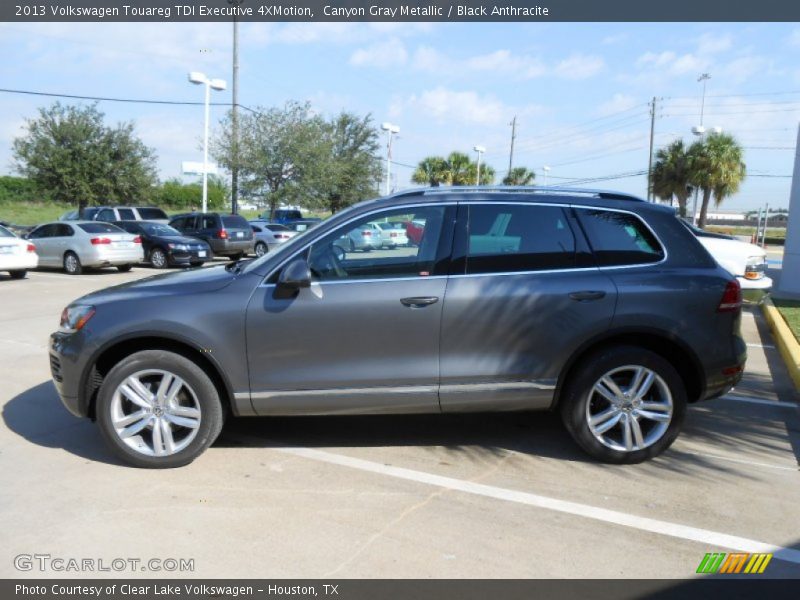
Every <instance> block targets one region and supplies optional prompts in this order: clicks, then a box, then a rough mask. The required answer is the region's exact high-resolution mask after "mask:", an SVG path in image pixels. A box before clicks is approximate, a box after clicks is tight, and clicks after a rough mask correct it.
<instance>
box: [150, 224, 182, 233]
mask: <svg viewBox="0 0 800 600" xmlns="http://www.w3.org/2000/svg"><path fill="white" fill-rule="evenodd" d="M142 229H144V232H145V233H146V234H147V235H166V236H180V235H182V234H181V232H180V231H178V230H177V229H174V228H172V227H170V226H169V225H161V224H159V223H148V224H146V225H142Z"/></svg>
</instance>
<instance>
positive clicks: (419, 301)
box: [400, 296, 439, 308]
mask: <svg viewBox="0 0 800 600" xmlns="http://www.w3.org/2000/svg"><path fill="white" fill-rule="evenodd" d="M438 301H439V298H438V296H414V297H411V298H400V304H402V305H403V306H408V307H409V308H423V307H425V306H430V305H431V304H436V303H437V302H438Z"/></svg>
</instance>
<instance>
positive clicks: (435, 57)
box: [411, 46, 455, 73]
mask: <svg viewBox="0 0 800 600" xmlns="http://www.w3.org/2000/svg"><path fill="white" fill-rule="evenodd" d="M411 65H412V66H413V67H414V68H415V69H417V70H418V71H427V72H429V73H442V72H445V71H448V70H452V69H454V68H455V62H454V61H452V60H450V58H449V57H448V56H447V55H445V54H443V53H441V52H439V51H438V50H437V49H436V48H432V47H430V46H419V47H418V48H417V50H416V51H415V52H414V57H413V58H412V60H411Z"/></svg>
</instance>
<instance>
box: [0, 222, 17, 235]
mask: <svg viewBox="0 0 800 600" xmlns="http://www.w3.org/2000/svg"><path fill="white" fill-rule="evenodd" d="M0 237H16V236H15V235H14V234H13V233H11V232H10V231H9V230H8V229H6V228H5V227H3V226H2V225H0Z"/></svg>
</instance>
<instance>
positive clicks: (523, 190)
mask: <svg viewBox="0 0 800 600" xmlns="http://www.w3.org/2000/svg"><path fill="white" fill-rule="evenodd" d="M453 192H462V193H473V194H474V193H481V192H490V193H492V192H495V193H506V194H512V193H513V194H563V195H569V196H595V197H597V198H603V199H606V200H633V201H635V202H645V200H643V199H642V198H640V197H639V196H634V195H633V194H626V193H623V192H615V191H613V190H596V189H586V188H569V187H559V186H548V187H545V186H540V185H527V186H518V185H480V186H478V185H466V186H453V185H448V186H441V187H427V188H414V189H411V190H405V191H402V192H398V193H396V194H392V195H391V197H392V198H399V197H402V196H417V195H426V196H427V195H435V194H448V193H453Z"/></svg>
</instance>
